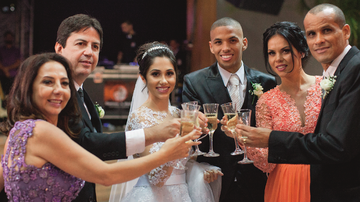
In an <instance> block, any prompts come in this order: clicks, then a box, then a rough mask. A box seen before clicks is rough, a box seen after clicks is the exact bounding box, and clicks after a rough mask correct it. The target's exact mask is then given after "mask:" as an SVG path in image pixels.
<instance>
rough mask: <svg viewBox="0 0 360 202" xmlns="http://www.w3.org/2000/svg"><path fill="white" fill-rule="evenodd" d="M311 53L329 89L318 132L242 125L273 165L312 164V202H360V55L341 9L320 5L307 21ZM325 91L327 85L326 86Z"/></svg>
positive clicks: (309, 14) (242, 132)
mask: <svg viewBox="0 0 360 202" xmlns="http://www.w3.org/2000/svg"><path fill="white" fill-rule="evenodd" d="M304 27H305V32H306V38H307V43H308V45H309V48H310V51H311V54H312V55H313V56H314V58H315V59H316V60H317V61H319V62H320V63H321V65H322V67H323V69H324V72H323V75H324V79H326V80H328V81H331V78H333V81H332V83H333V84H334V85H333V87H332V88H324V92H323V93H324V95H325V98H324V100H323V101H322V106H321V111H320V114H319V117H318V122H317V126H316V128H315V131H314V133H309V134H306V135H305V136H304V135H302V134H299V133H292V132H280V131H271V130H268V129H263V128H251V127H243V126H240V125H238V126H237V128H238V129H237V130H236V131H237V132H239V133H241V135H245V136H248V140H246V144H247V145H249V146H255V147H269V157H268V161H269V162H271V163H282V164H283V163H290V164H310V176H311V184H310V192H311V201H312V202H318V201H326V202H333V201H334V202H348V201H354V202H355V201H360V124H359V114H360V105H359V103H360V51H359V49H357V48H356V47H355V46H352V47H351V46H350V45H349V38H350V26H349V25H347V24H346V22H345V17H344V14H343V12H342V11H341V9H339V8H338V7H336V6H334V5H331V4H320V5H318V6H316V7H314V8H312V9H311V10H310V11H309V12H308V13H307V14H306V16H305V19H304ZM323 87H324V86H323Z"/></svg>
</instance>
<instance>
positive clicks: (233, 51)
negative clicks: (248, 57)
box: [209, 26, 248, 73]
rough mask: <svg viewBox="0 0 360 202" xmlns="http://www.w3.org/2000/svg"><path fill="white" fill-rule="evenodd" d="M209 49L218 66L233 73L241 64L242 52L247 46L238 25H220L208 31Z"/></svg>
mask: <svg viewBox="0 0 360 202" xmlns="http://www.w3.org/2000/svg"><path fill="white" fill-rule="evenodd" d="M210 39H211V41H210V42H209V46H210V51H211V53H213V54H214V55H215V58H216V60H217V61H218V63H219V65H220V67H222V68H224V69H226V70H227V71H228V72H231V73H235V72H236V71H237V70H238V69H239V68H240V65H241V60H242V53H243V51H244V50H246V48H247V44H248V42H247V39H246V38H244V37H243V33H242V30H241V28H240V27H234V26H220V27H216V28H215V29H213V30H211V31H210Z"/></svg>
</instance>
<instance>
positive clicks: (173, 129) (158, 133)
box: [144, 118, 180, 146]
mask: <svg viewBox="0 0 360 202" xmlns="http://www.w3.org/2000/svg"><path fill="white" fill-rule="evenodd" d="M144 132H145V145H146V146H147V145H150V144H152V143H155V142H165V141H166V140H167V139H169V138H173V137H175V136H176V135H177V134H179V133H180V119H179V118H173V119H171V120H168V121H164V122H163V123H161V124H158V125H156V126H153V127H150V128H145V129H144Z"/></svg>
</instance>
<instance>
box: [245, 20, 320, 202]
mask: <svg viewBox="0 0 360 202" xmlns="http://www.w3.org/2000/svg"><path fill="white" fill-rule="evenodd" d="M263 43H264V45H263V48H264V57H265V61H267V62H266V63H267V64H266V66H267V70H268V71H269V72H270V73H275V74H276V75H278V76H279V77H280V79H281V84H280V85H278V86H276V87H275V88H274V89H272V90H270V91H268V92H266V93H264V94H263V95H262V96H261V97H260V99H259V100H258V102H257V105H256V125H257V127H266V128H269V129H272V130H280V131H297V132H301V133H303V134H307V133H311V132H313V131H314V130H315V126H316V122H317V118H318V115H319V112H320V107H321V88H320V85H319V83H320V81H321V77H314V76H310V75H307V74H306V73H305V72H304V70H303V68H302V61H303V60H304V59H306V57H307V56H308V51H309V48H308V46H307V43H306V39H305V36H304V34H303V32H302V31H301V29H300V28H299V27H298V26H297V25H296V24H294V23H291V22H280V23H275V24H274V25H272V26H271V27H270V28H268V29H267V30H266V31H265V33H264V34H263ZM269 65H270V67H271V68H269ZM248 156H249V158H250V159H252V160H253V161H254V165H255V166H256V167H258V168H259V169H261V170H262V171H264V172H266V173H269V178H268V181H267V184H266V187H265V201H266V202H277V201H282V202H310V165H294V164H270V163H268V161H267V159H268V158H267V157H268V150H267V148H264V149H260V148H250V147H249V148H248Z"/></svg>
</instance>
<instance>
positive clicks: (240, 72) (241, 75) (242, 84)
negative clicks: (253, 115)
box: [217, 61, 247, 108]
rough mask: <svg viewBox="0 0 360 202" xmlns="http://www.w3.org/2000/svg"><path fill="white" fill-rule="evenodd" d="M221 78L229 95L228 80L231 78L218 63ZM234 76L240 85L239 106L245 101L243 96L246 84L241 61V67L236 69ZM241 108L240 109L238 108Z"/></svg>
mask: <svg viewBox="0 0 360 202" xmlns="http://www.w3.org/2000/svg"><path fill="white" fill-rule="evenodd" d="M217 66H218V69H219V72H220V75H221V78H222V80H223V82H224V86H226V87H227V89H228V92H229V93H230V85H229V80H230V77H231V73H230V72H228V71H227V70H225V69H224V68H222V67H220V65H219V63H217ZM235 74H236V75H237V76H238V77H239V79H240V85H239V90H240V92H239V95H240V97H241V106H242V104H243V103H244V99H245V95H246V84H247V79H246V76H245V70H244V63H243V61H241V66H240V68H239V69H238V71H237V72H235ZM240 108H241V107H240Z"/></svg>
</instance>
